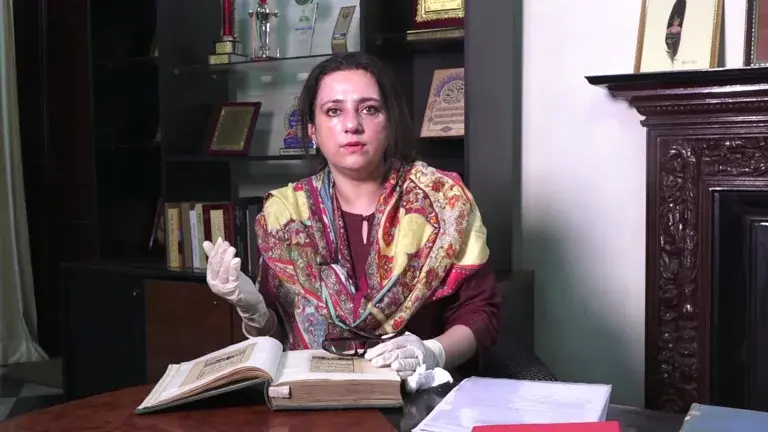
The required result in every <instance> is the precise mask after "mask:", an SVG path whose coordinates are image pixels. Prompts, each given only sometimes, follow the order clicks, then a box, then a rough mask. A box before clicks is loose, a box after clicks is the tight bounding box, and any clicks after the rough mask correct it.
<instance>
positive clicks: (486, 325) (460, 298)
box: [259, 212, 501, 376]
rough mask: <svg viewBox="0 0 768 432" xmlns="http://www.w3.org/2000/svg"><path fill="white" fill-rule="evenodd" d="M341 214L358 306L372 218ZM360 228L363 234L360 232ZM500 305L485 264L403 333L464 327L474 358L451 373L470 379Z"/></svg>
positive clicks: (492, 335)
mask: <svg viewBox="0 0 768 432" xmlns="http://www.w3.org/2000/svg"><path fill="white" fill-rule="evenodd" d="M342 214H343V217H344V225H345V227H346V231H347V233H346V234H347V240H348V242H349V249H350V255H351V256H352V268H353V271H354V273H355V279H356V282H357V290H356V298H355V300H356V301H357V302H358V304H359V302H360V301H362V299H363V298H364V295H365V293H366V292H367V291H368V280H367V278H366V269H365V264H366V260H367V259H368V255H369V251H370V244H366V243H365V240H366V239H368V238H370V231H371V229H372V228H373V215H372V214H371V215H368V216H361V215H357V214H353V213H347V212H342ZM364 222H367V227H364V226H363V223H364ZM364 228H365V229H366V231H365V232H363V229H364ZM264 270H266V269H262V279H261V286H260V289H259V291H261V292H262V294H264V295H265V299H266V300H267V303H270V300H272V299H270V298H268V297H270V296H268V295H267V293H268V292H269V289H268V288H267V286H266V285H265V283H268V282H267V280H266V279H268V277H269V276H267V275H268V273H269V272H268V271H264ZM264 276H267V277H266V278H265V277H264ZM500 302H501V299H500V296H499V293H498V290H497V289H496V277H495V275H494V273H493V268H492V265H491V264H490V262H488V263H486V264H485V265H484V266H483V267H482V268H480V270H478V271H477V272H476V273H475V274H473V275H472V276H470V277H469V278H468V279H467V280H466V281H465V282H464V283H463V284H462V285H461V286H460V287H459V289H458V290H456V292H455V293H454V294H452V295H450V296H448V297H445V298H442V299H440V300H437V301H433V302H431V303H427V304H425V305H423V306H422V307H421V308H420V309H419V310H418V311H417V312H416V313H415V314H414V315H413V316H412V317H411V319H410V320H409V321H408V324H407V325H406V329H407V330H408V331H409V332H411V333H413V334H415V335H416V336H418V337H419V338H421V339H422V340H427V339H433V338H435V337H437V336H440V335H441V334H443V333H445V331H446V330H448V329H449V328H451V327H453V326H456V325H464V326H466V327H468V328H469V329H470V330H471V331H472V333H473V334H474V335H475V340H476V343H477V355H475V356H474V357H473V358H472V359H470V360H469V361H468V362H466V363H465V364H463V365H461V366H460V367H459V368H457V370H456V371H454V372H456V373H458V374H459V375H461V376H470V375H473V374H475V373H476V372H477V370H478V368H479V366H480V362H481V358H482V357H483V353H484V352H486V351H487V349H488V348H490V347H491V346H493V345H494V344H495V343H496V341H497V339H498V335H499V324H498V322H499V304H500ZM285 312H288V311H285Z"/></svg>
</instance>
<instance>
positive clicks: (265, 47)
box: [248, 0, 280, 59]
mask: <svg viewBox="0 0 768 432" xmlns="http://www.w3.org/2000/svg"><path fill="white" fill-rule="evenodd" d="M279 16H280V14H279V13H278V12H277V10H272V11H270V10H269V5H268V4H267V0H259V3H258V4H257V5H256V9H255V10H249V11H248V17H249V18H250V19H251V29H252V30H253V40H252V43H253V52H252V54H251V56H252V58H253V59H266V58H270V57H271V56H270V55H269V52H270V47H269V36H270V35H269V33H270V22H271V21H272V18H278V17H279ZM257 38H258V41H257ZM278 57H279V55H278Z"/></svg>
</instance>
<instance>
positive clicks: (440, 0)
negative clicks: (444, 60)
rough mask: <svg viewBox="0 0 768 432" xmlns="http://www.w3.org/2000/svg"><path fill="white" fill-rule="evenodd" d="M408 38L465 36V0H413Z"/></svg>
mask: <svg viewBox="0 0 768 432" xmlns="http://www.w3.org/2000/svg"><path fill="white" fill-rule="evenodd" d="M413 8H414V13H413V25H412V30H411V31H409V32H408V40H423V39H452V38H462V37H464V12H465V7H464V0H413Z"/></svg>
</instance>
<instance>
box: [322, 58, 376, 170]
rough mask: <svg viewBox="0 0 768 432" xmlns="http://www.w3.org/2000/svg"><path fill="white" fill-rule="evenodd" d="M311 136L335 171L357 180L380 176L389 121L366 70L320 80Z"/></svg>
mask: <svg viewBox="0 0 768 432" xmlns="http://www.w3.org/2000/svg"><path fill="white" fill-rule="evenodd" d="M309 134H310V137H311V138H312V139H313V140H314V141H315V142H316V143H317V146H318V147H320V151H322V152H323V156H325V158H326V160H328V164H329V165H330V166H331V168H332V169H335V170H339V171H343V172H346V173H348V174H351V175H353V176H355V177H358V178H361V177H368V176H377V175H379V173H378V170H379V169H380V167H381V164H382V163H383V159H384V150H385V148H386V145H387V119H386V114H385V113H384V111H383V106H382V103H381V96H380V92H379V86H378V84H377V83H376V80H375V79H374V78H373V76H372V75H371V74H369V73H368V72H365V71H357V70H353V71H340V72H334V73H331V74H329V75H326V76H325V77H324V78H323V79H322V80H321V81H320V88H319V89H318V92H317V99H316V101H315V124H313V125H309Z"/></svg>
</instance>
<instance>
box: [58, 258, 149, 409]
mask: <svg viewBox="0 0 768 432" xmlns="http://www.w3.org/2000/svg"><path fill="white" fill-rule="evenodd" d="M61 287H62V314H61V317H62V329H61V332H62V355H63V369H64V370H63V375H64V393H65V396H66V397H67V399H69V400H72V399H79V398H83V397H86V396H91V395H96V394H100V393H104V392H108V391H113V390H119V389H123V388H126V387H133V386H136V385H139V384H143V383H144V382H145V377H146V372H145V368H144V301H143V295H142V289H143V287H142V280H141V278H140V277H137V276H133V275H130V274H128V273H126V272H123V271H119V270H115V269H110V268H99V267H95V266H87V265H82V266H81V265H67V266H64V267H63V269H62V285H61Z"/></svg>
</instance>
